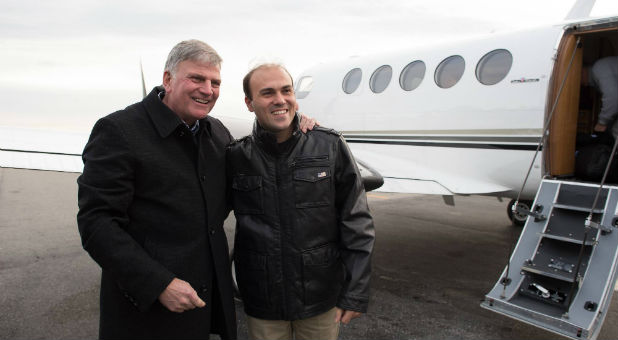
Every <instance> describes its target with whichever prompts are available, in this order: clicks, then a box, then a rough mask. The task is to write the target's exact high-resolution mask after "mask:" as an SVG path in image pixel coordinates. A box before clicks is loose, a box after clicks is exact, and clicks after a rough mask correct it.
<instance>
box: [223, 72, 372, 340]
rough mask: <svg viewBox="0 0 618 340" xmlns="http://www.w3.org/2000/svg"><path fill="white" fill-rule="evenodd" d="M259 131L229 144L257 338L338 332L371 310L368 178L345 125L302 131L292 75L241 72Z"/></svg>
mask: <svg viewBox="0 0 618 340" xmlns="http://www.w3.org/2000/svg"><path fill="white" fill-rule="evenodd" d="M243 88H244V91H245V96H246V97H245V103H246V104H247V107H248V109H249V111H251V112H254V113H255V116H256V122H255V124H254V128H253V133H252V134H251V135H250V136H247V137H245V138H243V139H241V140H239V141H237V142H235V143H233V144H232V145H231V146H230V147H229V148H228V153H227V171H228V179H229V180H230V181H231V183H230V186H231V188H232V190H231V191H232V202H233V208H234V213H235V215H236V221H237V224H236V239H235V261H236V262H235V266H236V273H237V275H236V277H237V280H238V286H239V289H240V293H241V296H242V298H243V302H244V307H245V312H246V313H247V314H248V326H249V337H250V338H252V339H292V338H296V339H336V338H337V336H338V331H339V322H343V323H348V322H350V320H351V319H353V318H356V317H358V316H360V315H361V313H365V312H366V310H367V304H368V301H369V276H370V260H371V253H372V250H373V244H374V227H373V220H372V218H371V215H370V213H369V208H368V206H367V200H366V196H365V191H364V189H363V185H362V182H361V176H360V174H359V172H358V169H357V167H356V164H355V161H354V158H353V157H352V154H351V153H350V150H349V149H348V147H347V145H346V143H345V141H344V139H343V138H342V137H341V136H340V134H339V133H337V132H335V131H333V130H328V129H324V128H320V127H316V128H315V129H314V130H313V131H309V132H307V134H303V133H301V132H300V131H299V129H298V117H297V115H296V110H297V109H298V104H297V103H296V98H295V96H294V89H293V83H292V78H291V76H290V75H289V73H288V72H287V70H286V69H285V68H284V67H283V66H280V65H274V64H266V65H261V66H258V67H257V68H255V69H253V70H252V71H250V72H249V73H248V74H247V75H246V76H245V78H244V80H243Z"/></svg>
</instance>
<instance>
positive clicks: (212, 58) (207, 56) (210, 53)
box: [164, 39, 223, 76]
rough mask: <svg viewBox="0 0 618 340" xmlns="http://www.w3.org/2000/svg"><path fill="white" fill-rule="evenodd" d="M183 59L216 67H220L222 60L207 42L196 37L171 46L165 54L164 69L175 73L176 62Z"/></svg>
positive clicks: (178, 62) (172, 73)
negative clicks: (168, 52)
mask: <svg viewBox="0 0 618 340" xmlns="http://www.w3.org/2000/svg"><path fill="white" fill-rule="evenodd" d="M185 60H194V61H199V62H204V63H208V64H211V65H213V66H216V67H218V68H221V62H222V61H223V59H221V57H220V56H219V54H218V53H217V51H215V49H214V48H212V47H211V46H210V45H208V44H207V43H205V42H203V41H200V40H196V39H191V40H185V41H181V42H179V43H178V44H176V46H174V48H172V50H171V51H170V54H169V55H168V56H167V61H166V62H165V70H164V71H165V72H169V73H170V74H171V75H172V76H173V75H174V74H175V73H176V69H177V68H178V64H180V63H181V62H183V61H185Z"/></svg>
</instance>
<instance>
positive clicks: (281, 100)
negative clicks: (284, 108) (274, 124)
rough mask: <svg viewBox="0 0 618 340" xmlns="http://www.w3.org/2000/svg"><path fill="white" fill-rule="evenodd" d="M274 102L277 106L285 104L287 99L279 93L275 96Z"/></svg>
mask: <svg viewBox="0 0 618 340" xmlns="http://www.w3.org/2000/svg"><path fill="white" fill-rule="evenodd" d="M274 102H275V104H285V98H284V97H283V95H282V94H281V93H280V92H277V93H276V94H275V98H274Z"/></svg>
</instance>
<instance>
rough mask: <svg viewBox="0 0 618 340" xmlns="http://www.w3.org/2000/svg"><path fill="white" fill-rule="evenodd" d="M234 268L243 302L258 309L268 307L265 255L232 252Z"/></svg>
mask: <svg viewBox="0 0 618 340" xmlns="http://www.w3.org/2000/svg"><path fill="white" fill-rule="evenodd" d="M234 270H235V271H236V279H237V283H238V290H239V291H240V296H241V297H242V300H243V303H245V304H247V305H251V306H254V307H256V308H259V309H265V308H266V307H269V306H270V300H269V298H268V297H269V295H268V270H267V257H266V256H265V255H261V254H258V253H254V252H238V253H234Z"/></svg>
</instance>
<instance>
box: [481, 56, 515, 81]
mask: <svg viewBox="0 0 618 340" xmlns="http://www.w3.org/2000/svg"><path fill="white" fill-rule="evenodd" d="M512 65H513V55H512V54H511V52H509V51H507V50H504V49H499V50H493V51H491V52H489V53H487V54H485V55H484V56H483V58H481V60H480V61H479V63H478V64H477V65H476V79H478V80H479V82H481V84H484V85H495V84H497V83H499V82H501V81H502V79H504V78H505V77H506V75H507V74H508V73H509V71H510V70H511V66H512Z"/></svg>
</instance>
